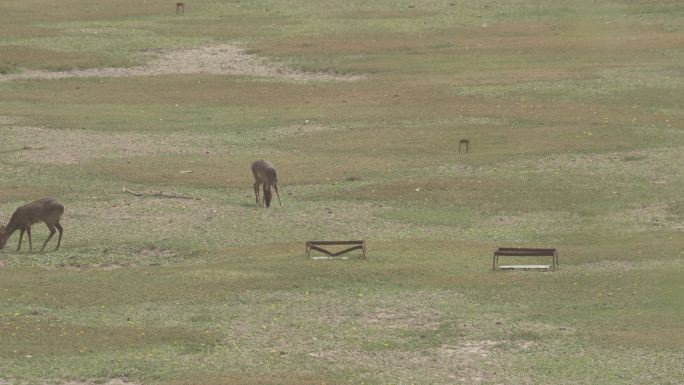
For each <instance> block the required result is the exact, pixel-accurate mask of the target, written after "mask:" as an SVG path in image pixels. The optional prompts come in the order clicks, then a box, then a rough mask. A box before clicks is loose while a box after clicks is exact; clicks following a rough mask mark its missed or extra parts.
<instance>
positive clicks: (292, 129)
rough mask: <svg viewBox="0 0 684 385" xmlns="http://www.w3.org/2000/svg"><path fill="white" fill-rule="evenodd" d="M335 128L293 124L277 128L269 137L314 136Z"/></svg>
mask: <svg viewBox="0 0 684 385" xmlns="http://www.w3.org/2000/svg"><path fill="white" fill-rule="evenodd" d="M335 130H337V128H335V127H331V126H324V125H320V124H308V123H305V124H294V125H291V126H287V127H278V128H276V129H274V130H273V135H270V136H271V137H278V138H289V137H296V136H303V135H315V134H318V133H323V132H330V131H335Z"/></svg>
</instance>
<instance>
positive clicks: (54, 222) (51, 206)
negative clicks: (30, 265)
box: [0, 198, 64, 251]
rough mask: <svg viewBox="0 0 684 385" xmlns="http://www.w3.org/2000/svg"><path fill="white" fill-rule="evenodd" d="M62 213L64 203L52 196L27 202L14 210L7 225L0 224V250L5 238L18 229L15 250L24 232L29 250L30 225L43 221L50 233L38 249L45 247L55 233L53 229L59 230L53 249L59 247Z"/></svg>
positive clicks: (19, 246) (18, 248) (5, 241)
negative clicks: (17, 241) (17, 240)
mask: <svg viewBox="0 0 684 385" xmlns="http://www.w3.org/2000/svg"><path fill="white" fill-rule="evenodd" d="M63 213H64V205H62V204H61V203H59V202H58V201H57V200H56V199H54V198H43V199H38V200H36V201H33V202H31V203H27V204H25V205H23V206H21V207H19V208H18V209H16V210H15V211H14V214H12V218H10V221H9V223H8V224H7V227H5V226H0V250H2V249H3V248H4V247H5V243H7V239H8V238H9V237H10V236H12V234H13V233H14V232H15V231H17V230H19V231H21V232H20V233H19V245H18V246H17V251H19V250H20V249H21V240H22V238H24V232H26V234H27V235H28V241H29V251H31V249H32V248H33V245H32V244H31V225H33V224H35V223H40V222H45V224H46V225H47V227H48V229H50V235H49V236H48V238H47V239H46V240H45V243H43V247H42V248H41V249H40V251H43V249H45V245H47V243H48V241H49V240H50V238H52V236H53V235H55V229H57V231H59V239H58V240H57V247H55V250H57V249H59V245H60V243H61V242H62V225H60V224H59V219H60V218H61V216H62V214H63Z"/></svg>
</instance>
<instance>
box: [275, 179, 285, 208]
mask: <svg viewBox="0 0 684 385" xmlns="http://www.w3.org/2000/svg"><path fill="white" fill-rule="evenodd" d="M273 188H274V189H275V192H276V196H277V197H278V203H280V207H283V202H281V201H280V194H278V185H277V184H274V185H273Z"/></svg>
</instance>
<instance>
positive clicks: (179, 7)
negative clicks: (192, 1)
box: [176, 3, 185, 15]
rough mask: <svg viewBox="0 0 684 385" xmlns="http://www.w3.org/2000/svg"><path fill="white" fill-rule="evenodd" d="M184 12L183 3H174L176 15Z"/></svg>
mask: <svg viewBox="0 0 684 385" xmlns="http://www.w3.org/2000/svg"><path fill="white" fill-rule="evenodd" d="M183 14H185V6H184V5H183V3H176V15H183Z"/></svg>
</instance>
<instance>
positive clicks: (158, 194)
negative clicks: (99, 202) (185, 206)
mask: <svg viewBox="0 0 684 385" xmlns="http://www.w3.org/2000/svg"><path fill="white" fill-rule="evenodd" d="M123 192H125V193H128V194H131V195H135V196H137V197H141V196H151V197H159V198H176V199H191V200H195V201H198V200H200V199H199V198H195V197H191V196H188V195H181V194H174V193H166V192H163V191H159V192H140V191H133V190H129V189H127V188H126V186H124V188H123Z"/></svg>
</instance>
